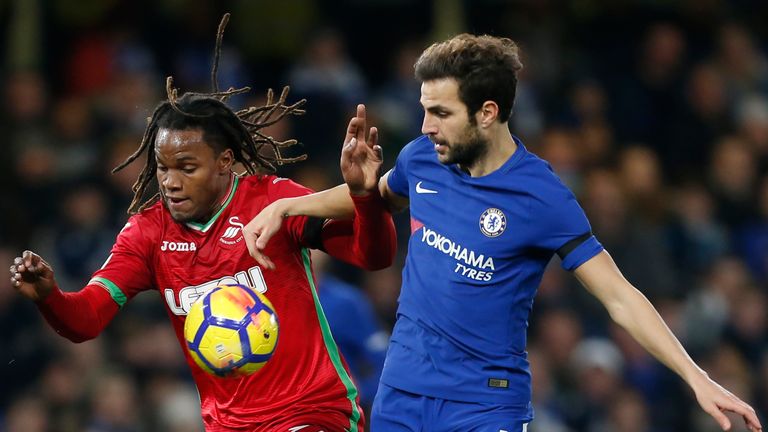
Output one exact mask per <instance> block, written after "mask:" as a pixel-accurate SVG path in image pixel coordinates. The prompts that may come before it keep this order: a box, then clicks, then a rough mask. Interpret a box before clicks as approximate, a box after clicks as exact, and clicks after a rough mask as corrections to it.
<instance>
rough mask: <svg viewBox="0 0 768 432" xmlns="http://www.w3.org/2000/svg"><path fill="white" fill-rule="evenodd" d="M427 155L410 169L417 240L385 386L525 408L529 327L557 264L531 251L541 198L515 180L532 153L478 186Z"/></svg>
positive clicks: (409, 259) (479, 181)
mask: <svg viewBox="0 0 768 432" xmlns="http://www.w3.org/2000/svg"><path fill="white" fill-rule="evenodd" d="M429 150H430V151H429V152H428V151H423V152H418V153H417V154H416V155H414V156H413V157H412V159H411V160H410V162H409V165H408V172H407V175H408V185H409V200H410V212H411V231H412V232H411V238H410V241H409V248H408V257H407V260H406V266H405V268H404V271H403V288H402V292H401V295H400V306H399V309H398V313H399V319H398V322H397V325H396V327H395V331H394V334H393V336H392V341H393V344H392V346H391V347H390V353H389V355H390V357H392V359H397V361H390V362H389V363H390V367H389V370H386V367H385V372H384V376H385V382H388V383H390V384H394V385H395V386H396V387H397V386H400V387H401V388H404V389H406V390H409V389H412V390H413V391H417V392H422V393H423V394H428V395H433V396H437V397H443V398H448V399H459V400H469V401H486V402H500V403H505V404H515V403H517V402H520V403H522V404H525V403H527V401H528V400H529V397H530V393H529V390H528V384H527V381H528V380H529V376H528V363H527V360H526V355H525V341H526V329H527V319H528V315H529V312H530V309H531V306H532V301H533V297H534V295H535V292H536V287H537V286H538V282H539V280H538V279H540V276H541V269H543V267H544V266H545V265H546V262H547V261H548V260H549V258H550V256H551V255H548V254H546V253H543V254H542V255H541V257H536V253H535V252H532V249H531V248H532V241H531V238H530V237H529V235H528V234H529V233H528V229H527V227H528V226H529V224H530V223H531V222H532V220H531V212H530V207H529V205H530V200H532V199H535V197H534V196H532V195H531V193H530V191H528V190H527V189H526V186H525V185H524V184H520V181H521V178H520V177H518V174H516V173H515V172H514V168H515V165H516V164H518V163H521V161H522V159H524V158H525V157H526V154H527V152H526V151H524V149H522V148H521V149H519V150H518V152H516V153H515V155H513V156H512V157H511V158H510V160H509V161H507V163H505V164H504V165H503V166H502V167H501V168H500V169H499V170H497V171H495V172H494V173H492V174H490V175H488V176H485V177H482V178H472V177H470V176H468V175H466V174H464V173H462V172H460V171H459V170H458V169H456V168H454V167H447V166H444V165H442V164H440V163H439V162H438V161H437V158H436V157H435V156H434V151H433V150H432V149H429ZM534 279H535V280H534ZM420 357H424V358H422V359H421V360H420V359H419V358H420ZM395 365H399V366H395ZM420 368H421V369H420ZM408 376H411V377H413V376H418V378H417V379H407V380H406V379H404V378H406V377H408ZM445 380H449V381H450V382H452V383H453V384H451V385H450V386H447V385H445V382H446V381H445ZM416 382H418V383H416ZM491 383H499V386H500V387H494V385H491ZM455 388H461V391H460V392H458V393H457V392H456V391H455ZM521 409H523V410H524V411H525V410H526V409H527V408H526V407H525V406H524V407H522V408H521Z"/></svg>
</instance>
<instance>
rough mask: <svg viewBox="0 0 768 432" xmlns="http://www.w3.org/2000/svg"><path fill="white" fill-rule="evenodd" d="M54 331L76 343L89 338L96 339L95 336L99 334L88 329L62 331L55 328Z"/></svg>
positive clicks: (86, 340)
mask: <svg viewBox="0 0 768 432" xmlns="http://www.w3.org/2000/svg"><path fill="white" fill-rule="evenodd" d="M56 333H58V334H59V335H60V336H62V337H64V338H67V339H68V340H69V341H71V342H74V343H76V344H79V343H83V342H88V341H89V340H93V339H96V336H98V335H99V333H98V332H96V331H89V330H79V331H72V332H64V331H61V330H58V329H57V330H56Z"/></svg>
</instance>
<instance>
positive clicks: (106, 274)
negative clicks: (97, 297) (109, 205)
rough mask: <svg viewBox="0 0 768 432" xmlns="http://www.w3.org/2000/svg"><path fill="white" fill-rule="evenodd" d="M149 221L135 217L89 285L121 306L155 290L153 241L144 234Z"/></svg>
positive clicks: (121, 232) (121, 233)
mask: <svg viewBox="0 0 768 432" xmlns="http://www.w3.org/2000/svg"><path fill="white" fill-rule="evenodd" d="M148 221H149V220H148V219H147V218H142V217H141V216H140V215H137V216H133V217H131V218H130V219H129V220H128V222H127V223H126V224H125V226H124V227H123V229H122V230H121V231H120V233H119V234H118V235H117V240H116V241H115V244H114V246H112V251H111V253H110V254H109V257H108V258H107V260H106V261H105V262H104V265H102V267H101V268H100V269H99V270H97V271H96V273H94V274H93V277H92V278H91V280H90V282H89V284H95V285H100V286H101V287H103V288H104V289H106V290H107V292H109V294H110V296H111V297H112V299H113V300H114V301H115V303H117V305H118V306H120V307H122V306H123V305H124V304H125V303H126V302H127V301H128V300H130V299H131V298H133V297H134V296H136V294H138V293H139V292H141V291H145V290H148V289H152V288H153V286H154V285H153V282H152V280H153V279H152V268H151V267H152V266H151V259H150V256H151V255H150V251H151V248H150V246H149V244H150V242H149V241H148V239H147V238H146V236H145V234H144V229H145V228H146V227H144V226H142V225H145V224H147V222H148Z"/></svg>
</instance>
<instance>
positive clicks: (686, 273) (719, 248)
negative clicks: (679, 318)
mask: <svg viewBox="0 0 768 432" xmlns="http://www.w3.org/2000/svg"><path fill="white" fill-rule="evenodd" d="M670 198H671V199H670V200H669V201H668V202H669V203H670V204H669V211H670V212H671V214H672V217H671V221H670V223H669V225H668V228H667V239H668V241H667V245H668V247H669V249H670V252H671V258H672V262H673V263H674V264H675V266H676V267H677V268H679V269H680V271H681V274H682V277H683V279H682V280H681V283H682V284H683V285H684V286H691V285H694V284H695V283H696V282H697V280H698V276H699V275H701V274H702V273H704V272H705V271H708V269H709V268H710V267H711V266H712V265H713V264H714V263H715V261H716V260H718V259H719V258H720V257H722V256H723V255H725V254H726V253H727V252H728V250H729V246H730V245H729V238H728V231H727V230H726V228H725V226H724V225H723V224H722V223H721V222H720V221H718V220H717V219H716V217H715V216H716V215H715V209H716V207H715V203H714V198H713V197H712V194H710V193H709V191H707V189H706V188H705V187H704V186H702V185H701V184H699V183H696V182H692V181H688V182H686V183H684V184H682V185H680V186H679V187H677V188H676V189H674V190H673V191H672V192H671V193H670Z"/></svg>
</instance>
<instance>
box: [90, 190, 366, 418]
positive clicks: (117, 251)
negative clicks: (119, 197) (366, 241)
mask: <svg viewBox="0 0 768 432" xmlns="http://www.w3.org/2000/svg"><path fill="white" fill-rule="evenodd" d="M310 192H311V191H310V190H309V189H306V188H304V187H302V186H300V185H298V184H296V183H294V182H292V181H290V180H288V179H284V178H279V177H275V176H247V177H242V178H239V177H234V178H233V181H232V186H231V187H230V191H229V193H228V194H227V197H226V201H225V203H224V205H223V207H222V209H221V210H220V211H219V212H218V213H216V214H215V215H214V216H213V217H212V218H211V220H210V221H209V222H208V223H206V224H205V225H202V224H194V223H186V224H182V223H178V222H176V221H174V220H173V219H172V218H171V216H170V214H169V212H168V211H167V210H166V209H165V207H164V206H163V205H162V203H161V202H158V203H156V204H155V205H153V206H151V207H150V208H148V209H146V210H145V211H143V212H141V213H140V214H137V215H134V216H133V217H131V218H130V219H129V221H128V223H127V224H126V225H125V228H123V230H122V231H121V232H120V234H119V235H118V238H117V241H116V243H115V245H114V247H113V248H112V254H111V255H110V258H109V259H108V260H107V262H106V263H105V265H104V267H103V268H102V269H100V270H99V271H97V272H96V273H95V274H94V277H93V278H92V279H91V283H92V284H99V285H101V286H103V287H104V288H106V289H107V290H108V291H109V292H110V294H111V296H112V298H113V299H114V300H115V301H116V302H117V303H118V304H119V305H120V306H122V305H123V304H124V303H125V302H126V301H128V300H130V299H131V298H132V297H134V296H135V295H136V294H138V293H139V292H140V291H146V290H157V291H158V292H159V293H160V296H161V297H162V298H163V300H164V302H165V306H166V310H167V312H168V316H169V317H170V319H171V322H172V323H173V327H174V330H175V331H176V337H177V338H178V340H179V343H180V344H181V345H182V348H183V351H184V355H185V356H186V358H187V363H188V364H189V367H190V368H191V370H192V375H193V377H194V379H195V382H196V384H197V388H198V390H199V392H200V398H201V409H202V416H203V421H204V423H205V425H206V429H207V430H208V431H227V430H247V431H273V430H275V429H273V427H276V426H275V425H276V424H278V423H279V424H281V425H282V424H285V420H286V419H293V418H295V419H296V420H297V422H296V425H301V424H303V423H302V420H303V419H307V420H310V419H316V418H318V415H320V418H325V419H332V420H333V423H332V424H328V425H322V426H325V427H326V429H327V432H332V431H336V430H339V431H342V430H351V431H357V430H362V429H363V422H364V420H363V419H362V410H361V408H360V406H359V401H358V392H357V389H356V388H355V385H354V384H353V382H352V379H351V378H350V374H349V371H348V369H347V366H346V363H345V362H344V361H343V360H342V357H341V355H340V353H339V350H338V348H337V347H336V343H335V342H334V340H333V337H332V336H331V332H330V329H329V327H328V322H327V321H326V318H325V316H324V314H323V310H322V308H321V306H320V303H319V301H318V297H317V292H316V289H315V284H314V281H313V276H312V270H311V266H310V257H309V250H308V249H307V246H306V244H307V240H305V239H304V234H305V233H304V228H305V225H306V218H305V217H290V218H287V219H286V220H285V222H284V223H283V226H282V228H281V230H280V232H279V233H277V234H276V235H275V236H274V237H273V238H272V239H271V241H270V242H269V245H268V247H267V249H266V250H265V253H266V255H267V256H269V257H270V258H271V259H272V261H273V262H274V263H275V265H276V267H277V268H276V270H272V271H270V270H262V269H261V268H260V267H259V266H258V265H257V263H256V261H255V260H254V259H253V258H251V257H250V255H249V254H248V249H247V248H246V246H245V241H244V238H243V234H242V231H241V228H242V227H243V226H244V225H245V224H246V223H248V221H250V220H251V219H252V218H253V217H254V216H256V215H257V214H258V213H259V212H260V211H261V210H262V209H263V208H264V207H266V206H267V205H268V204H270V203H271V202H273V201H275V200H277V199H279V198H284V197H293V196H300V195H305V194H308V193H310ZM221 283H240V284H246V285H250V286H252V287H255V288H256V289H258V290H260V291H261V292H263V293H264V295H266V296H267V298H269V300H270V302H272V304H273V305H274V307H275V312H276V313H277V316H278V320H279V322H280V338H279V341H278V344H277V347H276V350H275V353H274V356H273V357H272V359H271V360H270V361H269V362H268V363H267V364H266V365H265V366H264V367H263V368H262V369H261V370H260V371H258V372H256V373H255V374H253V375H251V376H247V377H240V378H219V377H216V376H213V375H210V374H208V373H206V372H204V371H203V370H201V369H200V368H199V367H198V366H197V365H196V364H195V363H194V361H192V359H191V358H190V356H189V353H188V351H187V349H186V343H185V341H184V334H183V331H184V320H185V318H186V313H187V311H188V310H189V307H190V305H191V304H192V303H193V302H194V301H195V300H196V299H197V298H199V297H200V296H202V295H203V294H204V293H206V292H207V291H208V290H210V289H212V288H213V287H215V286H216V285H218V284H221ZM334 425H335V426H334ZM334 427H336V429H334ZM286 432H287V431H286Z"/></svg>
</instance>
